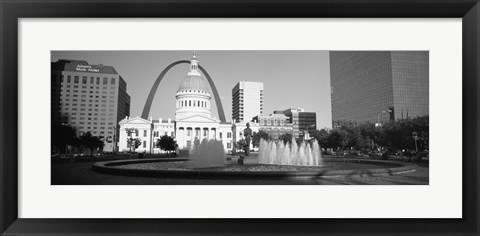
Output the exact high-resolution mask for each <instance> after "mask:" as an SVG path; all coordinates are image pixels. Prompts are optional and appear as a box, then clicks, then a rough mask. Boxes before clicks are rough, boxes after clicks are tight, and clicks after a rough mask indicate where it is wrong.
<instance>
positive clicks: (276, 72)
mask: <svg viewBox="0 0 480 236" xmlns="http://www.w3.org/2000/svg"><path fill="white" fill-rule="evenodd" d="M192 53H193V51H53V52H52V57H51V61H57V60H58V59H75V60H85V61H87V62H88V63H89V64H104V65H110V66H113V67H114V68H115V69H116V70H117V72H118V73H119V74H120V75H121V76H122V78H123V79H124V80H125V81H126V82H127V93H128V94H129V95H130V97H131V104H130V107H131V108H130V116H132V117H136V116H141V114H142V111H143V107H144V105H145V101H146V99H147V97H148V93H149V92H150V89H151V88H152V85H153V83H154V82H155V80H156V78H157V77H158V75H159V74H160V73H161V72H162V70H163V69H164V68H165V67H166V66H168V65H169V64H170V63H172V62H175V61H178V60H190V59H191V58H192ZM196 53H197V59H198V61H199V64H200V65H201V66H202V67H204V68H205V70H207V72H208V73H209V75H210V76H211V77H212V80H213V81H214V83H215V86H216V87H217V90H218V92H219V94H220V97H221V100H222V105H223V109H224V111H225V116H226V119H227V121H230V120H231V119H232V88H233V87H234V86H235V85H236V84H237V83H238V81H241V80H247V81H258V82H263V83H264V114H265V115H268V114H271V113H273V111H274V110H285V109H288V108H296V107H303V108H305V110H306V111H314V112H316V113H317V127H318V129H321V128H324V127H331V124H332V114H331V98H330V65H329V58H328V51H196ZM188 70H189V66H188V64H180V65H177V66H175V67H173V68H172V69H171V70H170V71H169V72H168V73H167V74H166V75H165V77H164V78H163V80H162V82H161V84H160V86H159V87H158V90H157V92H156V94H155V98H154V101H153V104H152V108H151V110H150V116H152V117H153V118H154V119H158V118H159V117H162V118H164V119H166V118H172V119H173V118H174V117H175V93H176V91H177V88H178V86H179V84H180V82H181V81H182V80H183V78H185V76H186V75H187V72H188ZM212 99H214V98H213V95H212ZM212 115H213V116H215V117H217V118H218V114H217V110H216V107H215V103H214V102H213V101H212Z"/></svg>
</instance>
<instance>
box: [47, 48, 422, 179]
mask: <svg viewBox="0 0 480 236" xmlns="http://www.w3.org/2000/svg"><path fill="white" fill-rule="evenodd" d="M50 57H51V91H50V92H51V184H52V185H429V108H430V107H429V51H380V50H379V51H320V50H264V51H263V50H251V51H249V50H178V51H173V50H169V51H51V55H50Z"/></svg>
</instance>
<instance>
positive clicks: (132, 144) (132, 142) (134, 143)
mask: <svg viewBox="0 0 480 236" xmlns="http://www.w3.org/2000/svg"><path fill="white" fill-rule="evenodd" d="M141 144H142V140H141V139H139V138H128V139H127V146H128V147H129V148H130V152H132V149H133V151H135V149H137V148H138V147H139V146H140V145H141Z"/></svg>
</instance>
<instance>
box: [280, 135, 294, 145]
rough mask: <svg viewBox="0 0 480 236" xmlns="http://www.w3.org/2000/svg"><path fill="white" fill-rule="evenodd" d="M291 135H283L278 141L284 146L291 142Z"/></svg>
mask: <svg viewBox="0 0 480 236" xmlns="http://www.w3.org/2000/svg"><path fill="white" fill-rule="evenodd" d="M292 138H293V136H292V134H291V133H284V134H282V135H280V136H279V137H278V139H279V140H282V141H283V143H284V144H287V143H290V142H292Z"/></svg>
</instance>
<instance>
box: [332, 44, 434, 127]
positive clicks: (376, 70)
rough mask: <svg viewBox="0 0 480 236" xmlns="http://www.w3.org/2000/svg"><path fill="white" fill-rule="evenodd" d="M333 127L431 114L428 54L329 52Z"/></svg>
mask: <svg viewBox="0 0 480 236" xmlns="http://www.w3.org/2000/svg"><path fill="white" fill-rule="evenodd" d="M330 77H331V96H332V122H333V127H336V126H338V125H341V124H342V123H345V122H347V123H352V122H353V123H357V122H372V123H379V122H380V123H381V122H385V121H388V120H394V119H402V118H413V117H417V116H424V115H428V111H429V102H428V99H429V87H428V86H429V82H428V79H429V54H428V52H427V51H391V52H390V51H353V52H349V51H341V52H335V51H332V52H330Z"/></svg>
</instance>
